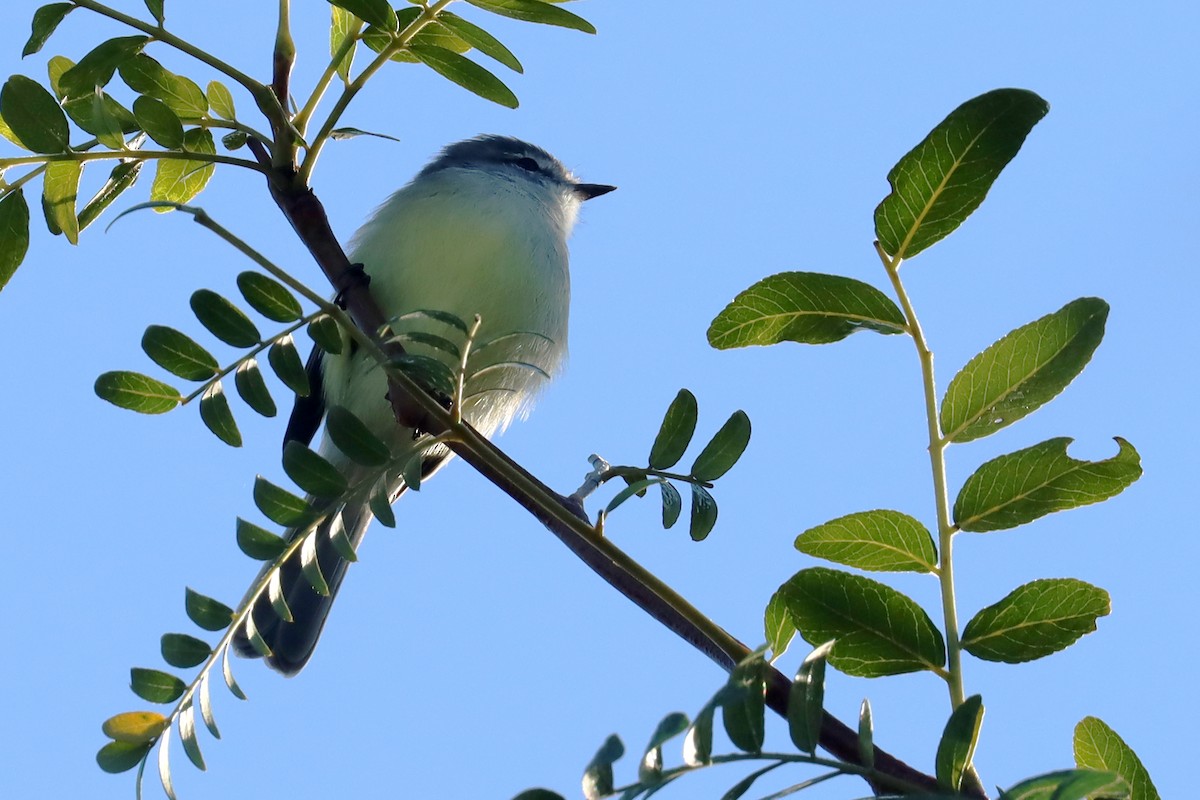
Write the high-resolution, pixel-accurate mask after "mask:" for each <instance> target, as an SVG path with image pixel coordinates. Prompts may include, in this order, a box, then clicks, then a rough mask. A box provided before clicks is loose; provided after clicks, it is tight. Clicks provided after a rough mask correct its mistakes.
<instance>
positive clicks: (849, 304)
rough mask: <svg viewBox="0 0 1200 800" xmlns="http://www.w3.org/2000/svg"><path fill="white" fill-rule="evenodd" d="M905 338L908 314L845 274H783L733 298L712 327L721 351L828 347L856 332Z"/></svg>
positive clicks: (710, 331) (710, 334)
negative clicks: (780, 346) (792, 344)
mask: <svg viewBox="0 0 1200 800" xmlns="http://www.w3.org/2000/svg"><path fill="white" fill-rule="evenodd" d="M861 330H872V331H876V332H877V333H883V334H893V333H903V332H904V330H905V321H904V315H903V314H902V313H901V311H900V309H899V308H897V307H896V304H895V303H893V302H892V301H891V300H889V299H888V297H887V296H886V295H885V294H884V293H883V292H881V291H879V290H878V289H876V288H875V287H874V286H871V285H870V284H867V283H863V282H862V281H857V280H854V279H853V278H845V277H842V276H840V275H824V274H821V273H818V272H781V273H779V274H778V275H772V276H770V277H768V278H763V279H762V280H761V281H759V282H758V283H756V284H754V285H753V286H751V287H750V288H749V289H747V290H746V291H744V292H742V293H741V294H739V295H738V296H737V297H735V298H734V299H733V302H732V303H730V304H729V305H728V306H726V307H725V310H724V311H722V312H721V313H720V314H718V315H717V316H716V318H715V319H714V320H713V321H712V324H711V325H709V327H708V343H709V344H710V345H712V346H713V347H715V348H717V349H718V350H728V349H730V348H733V347H748V346H750V345H768V344H777V343H779V342H799V343H801V344H828V343H830V342H837V341H841V340H842V339H845V338H846V337H847V336H849V335H850V334H852V333H855V332H857V331H861Z"/></svg>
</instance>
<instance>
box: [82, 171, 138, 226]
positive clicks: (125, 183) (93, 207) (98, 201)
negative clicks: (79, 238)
mask: <svg viewBox="0 0 1200 800" xmlns="http://www.w3.org/2000/svg"><path fill="white" fill-rule="evenodd" d="M144 163H145V162H144V161H121V162H119V163H118V164H117V165H116V166H115V167H113V169H112V172H110V173H109V175H108V180H107V181H105V182H104V185H103V186H101V187H100V189H99V191H97V192H96V194H95V195H94V196H93V197H92V199H91V200H89V201H88V202H87V205H85V206H84V207H83V210H82V211H80V212H79V229H80V230H81V231H82V230H84V229H85V228H87V227H88V226H89V225H91V224H92V223H93V222H95V221H96V219H97V218H98V217H99V216H100V215H101V214H103V213H104V212H105V210H106V209H107V208H108V207H109V206H111V205H112V204H113V203H114V202H115V201H116V199H117V198H118V197H120V196H121V194H122V193H124V192H125V190H126V189H129V188H130V187H131V186H133V185H134V184H135V183H137V179H138V175H139V174H141V171H142V165H143V164H144Z"/></svg>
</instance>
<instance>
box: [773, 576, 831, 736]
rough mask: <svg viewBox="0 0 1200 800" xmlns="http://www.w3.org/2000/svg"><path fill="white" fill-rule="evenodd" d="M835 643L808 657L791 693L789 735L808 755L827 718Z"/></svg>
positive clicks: (793, 682)
mask: <svg viewBox="0 0 1200 800" xmlns="http://www.w3.org/2000/svg"><path fill="white" fill-rule="evenodd" d="M775 596H776V597H779V596H780V595H778V594H777V595H775ZM772 600H774V598H772ZM833 644H834V643H833V642H826V643H825V644H823V645H821V646H820V647H818V648H816V649H815V650H813V651H812V652H811V653H809V654H808V655H807V656H805V658H804V662H803V663H802V664H801V665H800V669H799V670H798V671H797V672H796V677H795V679H794V680H793V681H792V690H791V692H790V693H789V694H788V709H787V719H788V732H789V733H790V734H791V737H792V744H794V745H796V748H797V749H798V750H800V751H801V752H804V753H815V752H816V749H817V745H818V744H819V742H820V737H821V722H822V720H823V719H824V717H825V662H826V660H827V659H828V658H829V651H830V650H832V649H833Z"/></svg>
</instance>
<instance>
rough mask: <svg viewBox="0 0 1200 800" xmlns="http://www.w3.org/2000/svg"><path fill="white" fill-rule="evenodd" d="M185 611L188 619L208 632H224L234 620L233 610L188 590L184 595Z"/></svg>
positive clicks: (192, 590)
mask: <svg viewBox="0 0 1200 800" xmlns="http://www.w3.org/2000/svg"><path fill="white" fill-rule="evenodd" d="M183 606H184V610H185V611H186V612H187V616H188V619H190V620H191V621H192V622H194V623H196V625H198V626H199V627H201V628H203V629H204V630H206V631H223V630H225V629H226V628H228V627H229V623H230V622H231V621H232V619H233V609H232V608H230V607H229V606H227V605H225V604H224V603H222V602H220V601H217V600H214V599H212V598H211V597H206V596H205V595H202V594H200V593H199V592H197V591H195V590H194V589H191V588H188V589H187V590H186V592H185V594H184V601H183Z"/></svg>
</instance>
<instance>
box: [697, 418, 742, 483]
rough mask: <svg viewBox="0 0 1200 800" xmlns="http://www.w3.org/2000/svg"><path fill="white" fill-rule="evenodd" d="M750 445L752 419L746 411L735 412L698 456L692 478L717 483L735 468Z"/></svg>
mask: <svg viewBox="0 0 1200 800" xmlns="http://www.w3.org/2000/svg"><path fill="white" fill-rule="evenodd" d="M749 443H750V418H749V417H748V416H746V412H745V411H735V412H733V414H731V415H730V417H729V419H727V420H726V421H725V424H724V425H722V426H721V430H719V431H717V434H716V436H714V437H713V438H712V440H711V441H710V442H709V443H708V444H706V445H705V446H704V449H703V450H701V451H700V455H698V456H696V461H695V463H693V464H692V471H691V475H692V477H694V478H697V479H699V480H702V481H715V480H716V479H717V478H719V477H721V476H722V475H724V474H725V473H726V472H728V471H729V470H730V469H732V468H733V465H734V464H736V463H737V461H738V459H739V458H741V457H742V453H744V452H746V445H748V444H749Z"/></svg>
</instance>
